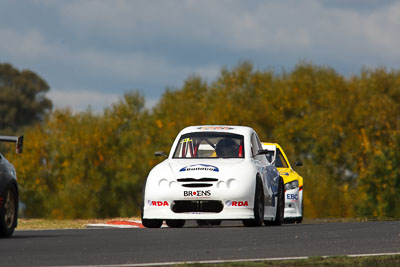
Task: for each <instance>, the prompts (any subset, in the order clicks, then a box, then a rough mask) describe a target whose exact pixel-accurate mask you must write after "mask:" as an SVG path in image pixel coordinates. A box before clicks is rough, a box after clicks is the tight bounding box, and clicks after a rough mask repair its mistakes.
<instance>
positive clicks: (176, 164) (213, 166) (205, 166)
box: [156, 159, 246, 180]
mask: <svg viewBox="0 0 400 267" xmlns="http://www.w3.org/2000/svg"><path fill="white" fill-rule="evenodd" d="M243 164H246V161H245V160H244V159H204V160H203V159H196V160H193V159H167V160H165V161H164V162H162V163H161V164H160V165H158V168H156V169H158V171H160V172H161V171H162V172H163V173H164V175H163V176H164V177H165V176H166V174H167V173H166V172H168V173H169V175H167V176H169V177H168V178H169V179H172V180H177V179H180V178H194V179H200V178H205V177H207V178H219V179H220V178H226V179H229V178H235V177H236V176H239V175H240V173H241V172H240V170H241V169H242V166H243ZM167 169H168V170H169V171H167ZM158 171H157V172H158Z"/></svg>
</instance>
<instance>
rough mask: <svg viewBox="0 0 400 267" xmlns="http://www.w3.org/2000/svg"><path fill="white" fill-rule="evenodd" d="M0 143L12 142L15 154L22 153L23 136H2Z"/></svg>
mask: <svg viewBox="0 0 400 267" xmlns="http://www.w3.org/2000/svg"><path fill="white" fill-rule="evenodd" d="M0 142H13V143H15V150H16V152H17V153H22V147H23V145H24V136H23V135H21V136H4V135H0Z"/></svg>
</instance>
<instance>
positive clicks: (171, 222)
mask: <svg viewBox="0 0 400 267" xmlns="http://www.w3.org/2000/svg"><path fill="white" fill-rule="evenodd" d="M165 223H166V224H167V225H168V227H171V228H181V227H183V226H184V225H185V220H165Z"/></svg>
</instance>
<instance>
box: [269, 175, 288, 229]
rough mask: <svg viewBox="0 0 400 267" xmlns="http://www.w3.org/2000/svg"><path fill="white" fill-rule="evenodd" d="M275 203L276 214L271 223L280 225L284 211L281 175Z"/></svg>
mask: <svg viewBox="0 0 400 267" xmlns="http://www.w3.org/2000/svg"><path fill="white" fill-rule="evenodd" d="M276 205H277V207H276V215H275V220H273V221H272V225H282V223H283V220H284V218H283V216H284V213H285V190H284V187H283V179H282V178H281V177H279V187H278V203H277V204H276Z"/></svg>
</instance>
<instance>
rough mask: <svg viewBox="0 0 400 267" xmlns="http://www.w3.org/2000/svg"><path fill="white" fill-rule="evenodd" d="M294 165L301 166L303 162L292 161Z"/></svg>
mask: <svg viewBox="0 0 400 267" xmlns="http://www.w3.org/2000/svg"><path fill="white" fill-rule="evenodd" d="M294 166H303V162H301V161H296V162H295V163H294Z"/></svg>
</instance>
